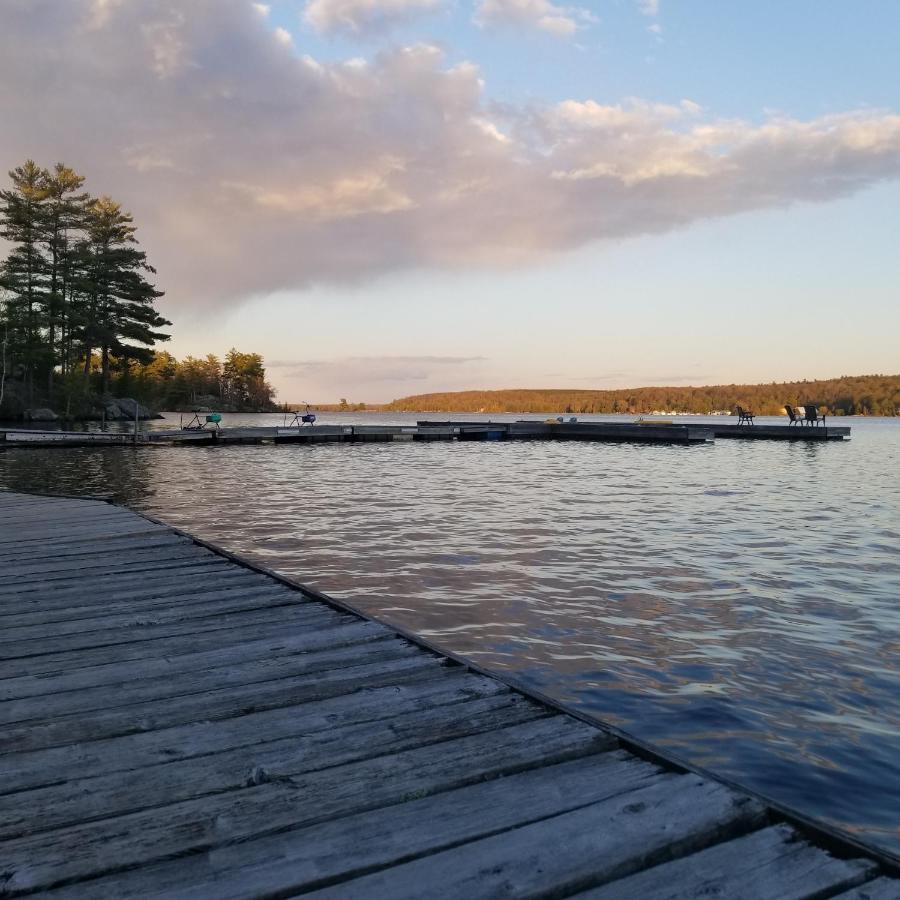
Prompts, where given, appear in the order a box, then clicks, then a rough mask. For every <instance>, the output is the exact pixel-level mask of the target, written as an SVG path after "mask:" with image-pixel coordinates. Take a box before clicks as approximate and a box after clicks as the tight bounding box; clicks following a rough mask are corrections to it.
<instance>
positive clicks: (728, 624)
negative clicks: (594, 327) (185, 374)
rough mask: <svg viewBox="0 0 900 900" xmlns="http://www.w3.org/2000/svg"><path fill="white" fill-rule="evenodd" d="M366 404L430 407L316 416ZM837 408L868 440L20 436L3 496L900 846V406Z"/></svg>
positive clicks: (5, 461) (0, 456)
mask: <svg viewBox="0 0 900 900" xmlns="http://www.w3.org/2000/svg"><path fill="white" fill-rule="evenodd" d="M443 418H446V417H443ZM465 418H467V419H471V418H477V417H471V416H467V417H465ZM483 418H487V417H483ZM538 418H541V417H538ZM580 418H582V419H583V420H590V419H594V418H597V419H599V418H603V417H599V416H598V417H590V416H588V417H580ZM606 418H613V417H606ZM226 419H227V421H226V422H225V423H224V424H241V423H245V422H246V423H248V424H249V423H250V422H251V421H252V422H256V423H259V424H263V423H266V424H276V423H280V422H281V417H280V416H273V417H237V416H226ZM360 420H362V421H365V422H372V423H375V422H385V421H391V422H410V421H414V420H415V417H414V416H400V415H393V416H387V415H385V416H374V415H366V416H361V415H360V414H355V415H352V414H351V415H344V416H341V415H336V414H335V415H324V416H322V417H321V418H320V421H322V422H332V421H344V422H347V421H360ZM696 420H698V419H697V418H693V419H688V418H684V419H679V421H696ZM760 421H765V420H760ZM829 421H831V420H829ZM175 422H176V424H177V416H176V417H175ZM835 424H849V425H851V426H852V428H853V439H852V440H851V441H845V442H843V443H828V444H825V443H807V442H796V443H793V442H792V443H781V442H768V441H756V442H751V441H747V442H743V441H728V440H719V441H718V442H717V443H716V444H715V445H714V446H712V445H709V446H692V447H686V446H677V445H673V446H656V445H629V444H600V443H597V444H592V443H582V442H578V443H552V442H513V443H502V442H501V443H443V442H439V443H400V444H358V445H327V444H324V445H317V446H301V445H290V446H288V445H281V446H271V445H268V446H259V447H256V446H239V447H180V448H169V447H153V448H138V449H136V450H135V449H131V448H106V449H98V448H85V449H70V450H54V449H50V450H38V449H9V450H6V451H4V452H0V487H8V488H13V489H17V490H40V491H47V492H53V491H57V492H66V493H82V494H90V495H104V496H112V497H115V498H116V499H118V500H121V501H124V502H127V503H129V504H131V505H133V506H134V507H136V508H139V509H143V510H148V511H150V512H152V513H153V514H154V515H156V516H158V517H160V518H162V519H164V520H165V521H167V522H170V523H172V524H174V525H177V526H180V527H183V528H185V529H187V530H190V531H192V532H194V533H196V534H197V535H199V536H202V537H205V538H207V539H210V540H213V541H216V542H218V543H220V544H222V545H224V546H225V547H227V548H229V549H231V550H233V551H236V552H239V553H243V554H246V555H248V556H250V557H252V558H254V559H256V560H259V561H260V562H262V563H264V564H265V565H268V566H270V567H272V568H274V569H277V570H279V571H281V572H284V573H286V574H289V575H292V576H295V577H297V578H298V579H300V580H301V581H303V582H306V583H308V584H310V585H313V586H315V587H317V588H319V589H321V590H324V591H326V592H328V593H330V594H333V595H335V596H338V597H343V598H345V599H347V600H349V601H351V602H352V603H354V604H356V605H357V606H359V607H361V608H363V609H365V610H367V611H370V612H372V613H374V614H377V615H379V616H382V617H384V618H386V619H388V620H390V621H392V622H395V623H397V624H399V625H402V626H404V627H406V628H409V629H412V630H415V631H417V632H419V633H421V634H423V635H425V636H426V637H428V638H429V639H431V640H433V641H435V642H436V643H438V644H440V645H442V646H444V647H446V648H447V649H449V650H453V651H456V652H458V653H461V654H464V655H466V656H469V657H471V658H472V659H474V660H476V661H477V662H479V663H480V664H482V665H485V666H487V667H490V668H493V669H496V670H505V671H507V672H509V673H510V674H512V675H513V676H514V677H516V678H517V679H520V680H522V681H524V682H526V683H527V684H529V685H531V686H533V687H535V688H538V689H540V690H542V691H544V692H545V693H547V694H550V695H552V696H554V697H556V698H558V699H560V700H562V701H563V702H565V703H567V704H571V705H572V706H577V707H578V708H579V709H581V710H584V711H586V712H588V713H590V714H592V715H594V716H596V717H598V718H600V719H602V720H604V721H607V722H611V723H613V724H615V725H617V726H619V727H621V728H624V729H625V730H627V731H629V732H631V733H633V734H635V735H638V736H639V737H641V738H643V739H645V740H648V741H651V742H653V743H655V744H657V745H659V746H661V747H663V748H665V749H667V750H669V751H671V752H674V753H676V754H678V755H680V756H682V757H684V758H687V759H690V760H692V761H694V762H695V763H697V764H700V765H703V766H705V767H707V768H709V769H712V770H713V771H716V772H719V773H721V774H722V775H724V776H727V777H729V778H732V779H734V780H735V781H738V782H740V783H743V784H745V785H747V786H748V787H750V788H753V789H755V790H757V791H760V792H762V793H763V794H766V795H769V796H771V797H773V798H775V799H777V800H779V801H780V802H782V803H785V804H787V805H789V806H792V807H794V808H796V809H798V810H801V811H804V812H806V813H808V814H810V815H813V816H816V817H819V818H823V819H826V820H828V821H830V822H832V823H834V824H836V825H838V826H840V827H842V828H845V829H847V830H848V831H851V832H853V833H855V834H856V835H857V836H859V837H861V838H863V839H864V840H867V841H869V842H871V843H875V844H880V845H882V846H884V847H887V848H889V849H893V851H894V852H900V816H898V811H900V710H898V696H900V664H898V658H900V657H898V650H900V641H898V634H900V630H898V625H900V601H898V598H900V474H898V473H900V421H898V420H878V419H867V420H861V419H852V420H843V421H838V420H836V421H835ZM169 425H171V420H170V421H169V422H159V423H151V426H150V427H160V426H163V427H165V426H169Z"/></svg>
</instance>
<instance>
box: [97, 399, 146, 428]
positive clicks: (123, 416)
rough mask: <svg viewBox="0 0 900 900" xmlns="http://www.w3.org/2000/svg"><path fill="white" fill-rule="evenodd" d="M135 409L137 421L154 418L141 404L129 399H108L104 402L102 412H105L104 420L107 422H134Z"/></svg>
mask: <svg viewBox="0 0 900 900" xmlns="http://www.w3.org/2000/svg"><path fill="white" fill-rule="evenodd" d="M135 407H137V415H138V418H139V419H152V418H155V417H154V415H153V413H151V412H150V410H149V409H147V407H146V406H144V405H143V404H141V403H138V402H137V401H136V400H132V398H131V397H110V398H108V399H107V400H106V401H104V404H103V407H102V410H103V411H105V412H106V419H107V421H109V422H114V421H117V420H118V421H125V420H127V421H130V422H131V421H134V411H135Z"/></svg>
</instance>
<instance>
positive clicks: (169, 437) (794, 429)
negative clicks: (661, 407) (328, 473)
mask: <svg viewBox="0 0 900 900" xmlns="http://www.w3.org/2000/svg"><path fill="white" fill-rule="evenodd" d="M849 436H850V429H849V428H848V427H846V426H841V427H831V426H829V427H811V426H800V425H797V426H788V425H733V424H721V425H720V424H715V425H710V424H706V423H703V424H693V423H692V424H681V423H674V422H673V423H671V424H670V423H663V424H637V423H635V422H627V423H625V422H553V423H550V422H429V421H421V422H418V423H417V424H416V425H307V426H303V427H286V426H253V427H226V428H219V429H213V428H203V429H180V428H175V429H166V430H156V431H138V433H137V434H133V433H123V432H109V431H54V430H38V429H24V428H7V429H0V448H3V447H6V448H9V447H88V446H126V445H135V444H141V445H148V444H184V445H191V444H193V445H199V444H219V445H225V444H267V443H268V444H322V443H351V444H352V443H371V442H382V441H511V440H519V441H535V440H542V441H603V442H620V443H641V444H705V443H710V442H711V441H714V440H715V439H716V438H740V439H745V440H788V441H798V440H802V441H835V440H836V441H840V440H843V439H844V438H845V437H849Z"/></svg>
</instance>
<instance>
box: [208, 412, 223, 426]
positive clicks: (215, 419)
mask: <svg viewBox="0 0 900 900" xmlns="http://www.w3.org/2000/svg"><path fill="white" fill-rule="evenodd" d="M206 421H207V422H211V423H213V424H214V425H218V424H219V422H221V421H222V416H221V415H220V414H219V413H210V414H209V415H208V416H207V417H206Z"/></svg>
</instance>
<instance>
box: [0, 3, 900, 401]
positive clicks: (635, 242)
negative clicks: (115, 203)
mask: <svg viewBox="0 0 900 900" xmlns="http://www.w3.org/2000/svg"><path fill="white" fill-rule="evenodd" d="M254 6H255V8H254ZM38 7H41V8H40V9H38ZM373 16H374V17H373ZM4 18H5V19H6V21H5V22H4V21H0V81H2V83H4V84H13V85H14V86H15V90H14V91H7V92H6V93H5V94H4V93H0V112H2V113H3V115H4V121H7V122H8V123H10V125H11V126H12V127H11V128H9V129H5V130H4V133H3V134H2V135H0V156H2V162H3V163H4V164H6V166H7V168H9V167H11V166H12V165H14V164H16V163H18V162H19V161H21V158H24V157H25V156H34V157H35V158H38V159H39V160H40V161H43V162H45V163H47V162H52V161H55V159H56V158H63V159H65V160H66V161H67V162H70V163H72V164H75V165H76V167H78V168H80V169H81V170H82V171H84V172H85V174H87V175H88V179H89V181H88V183H89V185H90V186H91V187H92V189H94V190H97V191H100V190H108V191H109V192H110V193H113V194H114V196H116V198H117V199H120V200H122V202H123V203H124V205H125V206H126V207H128V208H130V209H132V211H133V212H134V214H135V217H136V220H137V222H138V225H139V226H140V231H139V236H140V237H141V239H142V243H143V245H144V247H145V248H146V249H147V250H148V253H149V254H150V258H151V261H153V262H154V263H155V265H156V266H157V268H158V270H159V282H160V286H161V287H162V288H164V289H165V290H166V291H167V296H166V299H165V301H164V309H163V311H164V312H165V313H166V314H167V315H168V316H169V318H171V319H173V321H174V322H175V329H174V339H173V341H172V342H171V350H172V351H173V352H175V353H176V355H178V356H183V355H186V354H189V353H190V354H197V355H203V354H205V353H207V352H217V353H221V352H223V351H224V350H226V349H227V348H228V347H230V346H232V345H236V346H238V347H239V348H241V349H247V350H258V351H260V352H262V353H263V354H264V356H265V358H266V360H267V362H268V364H269V366H270V369H269V372H270V376H271V379H272V380H273V381H274V383H275V384H276V386H277V387H278V389H279V398H280V399H282V400H286V401H299V400H310V401H317V400H318V401H323V402H324V401H333V400H336V399H337V398H339V397H347V398H348V399H350V400H353V401H359V400H368V401H382V400H388V399H391V398H394V397H399V396H403V395H406V394H410V393H419V392H425V391H435V390H456V389H465V388H500V387H578V388H585V387H597V388H608V387H625V386H631V385H641V384H658V383H662V382H667V383H673V384H688V383H721V382H736V381H770V380H780V379H792V378H820V377H828V376H833V375H839V374H845V373H846V374H859V373H872V372H898V371H900V302H898V289H900V262H898V259H900V255H898V254H897V251H896V235H897V234H898V233H900V212H898V211H900V180H898V178H900V61H898V55H897V53H896V47H897V46H898V45H900V6H898V5H897V4H895V3H893V2H886V0H885V2H858V3H853V4H850V3H837V2H790V3H784V2H769V0H761V2H752V3H751V2H746V3H725V2H721V0H718V2H713V0H709V2H701V0H696V2H685V0H681V2H677V0H660V2H659V3H658V4H654V3H649V2H646V0H643V2H642V0H610V2H593V3H581V4H571V5H570V4H565V3H555V4H554V3H552V2H551V0H310V2H309V3H308V4H307V3H304V2H287V0H283V2H278V0H272V2H271V3H270V4H268V8H267V9H263V8H261V5H260V4H256V5H254V4H252V3H250V2H248V0H217V2H212V0H196V2H195V3H192V4H189V5H184V4H178V3H176V2H175V0H159V2H155V3H151V2H142V0H135V2H133V3H130V4H121V3H117V2H114V0H72V2H71V3H70V4H66V5H60V4H54V3H52V2H49V0H44V2H43V3H34V4H24V3H23V4H16V3H14V4H13V5H12V7H7V8H5V10H4V11H0V20H2V19H4ZM54 31H56V32H57V34H56V36H55V37H56V40H51V38H53V37H54ZM4 35H5V37H4ZM48 35H49V36H50V38H48ZM38 41H40V42H42V43H41V47H42V50H41V52H42V53H44V54H45V57H46V58H45V60H44V63H45V64H44V66H43V67H42V69H41V74H40V75H35V74H34V72H33V70H32V68H31V59H32V58H33V52H34V46H35V45H36V44H37V42H38ZM51 46H52V49H48V47H51ZM29 47H31V52H29ZM44 72H46V73H47V74H46V75H44ZM36 108H38V109H39V110H40V111H39V112H35V109H36ZM71 110H78V111H80V114H79V115H75V113H73V112H71ZM69 116H71V124H70V125H69V126H68V127H66V122H67V117H69Z"/></svg>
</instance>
